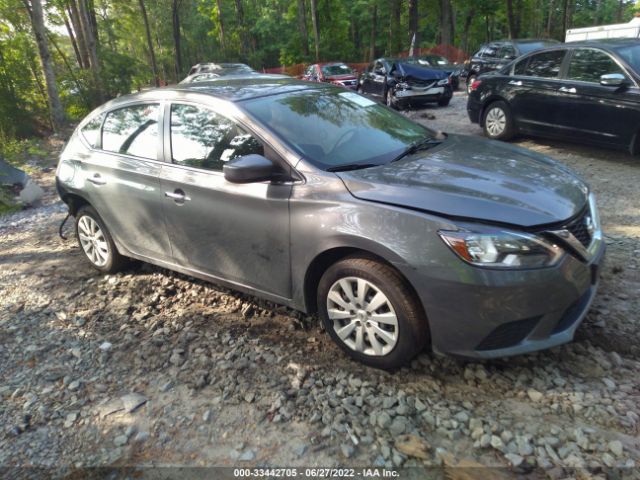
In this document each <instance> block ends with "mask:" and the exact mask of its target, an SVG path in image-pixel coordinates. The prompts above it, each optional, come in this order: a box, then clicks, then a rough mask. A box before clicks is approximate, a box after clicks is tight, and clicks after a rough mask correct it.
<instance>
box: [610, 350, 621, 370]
mask: <svg viewBox="0 0 640 480" xmlns="http://www.w3.org/2000/svg"><path fill="white" fill-rule="evenodd" d="M609 357H610V358H611V362H612V363H613V364H614V365H615V366H616V367H621V366H622V363H623V361H622V357H620V355H619V354H618V353H617V352H609Z"/></svg>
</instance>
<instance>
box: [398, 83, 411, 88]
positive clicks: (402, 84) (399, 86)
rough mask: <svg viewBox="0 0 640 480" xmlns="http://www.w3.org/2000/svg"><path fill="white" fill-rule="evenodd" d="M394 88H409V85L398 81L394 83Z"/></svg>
mask: <svg viewBox="0 0 640 480" xmlns="http://www.w3.org/2000/svg"><path fill="white" fill-rule="evenodd" d="M396 88H399V89H400V90H411V85H409V84H408V83H407V82H398V83H396Z"/></svg>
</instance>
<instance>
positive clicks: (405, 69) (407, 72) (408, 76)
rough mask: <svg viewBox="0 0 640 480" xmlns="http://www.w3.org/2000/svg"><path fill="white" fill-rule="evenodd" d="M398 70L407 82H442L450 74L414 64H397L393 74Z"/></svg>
mask: <svg viewBox="0 0 640 480" xmlns="http://www.w3.org/2000/svg"><path fill="white" fill-rule="evenodd" d="M394 70H396V71H397V72H398V73H399V74H400V75H401V76H402V77H403V78H404V79H405V80H442V79H444V78H447V76H448V74H447V73H445V72H443V71H442V70H436V69H433V68H430V67H422V66H420V65H415V64H413V63H402V62H396V63H395V64H394V66H393V68H392V69H391V72H393V71H394Z"/></svg>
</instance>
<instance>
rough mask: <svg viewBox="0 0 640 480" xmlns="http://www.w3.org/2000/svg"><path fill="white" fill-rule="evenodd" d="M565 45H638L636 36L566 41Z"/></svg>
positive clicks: (639, 41) (603, 46)
mask: <svg viewBox="0 0 640 480" xmlns="http://www.w3.org/2000/svg"><path fill="white" fill-rule="evenodd" d="M565 45H566V46H567V47H600V48H617V47H632V46H634V45H640V39H638V38H603V39H599V40H583V41H580V42H568V43H566V44H565Z"/></svg>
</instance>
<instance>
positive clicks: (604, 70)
mask: <svg viewBox="0 0 640 480" xmlns="http://www.w3.org/2000/svg"><path fill="white" fill-rule="evenodd" d="M610 73H619V74H621V75H624V76H625V77H626V75H625V74H624V72H623V71H622V69H621V68H620V66H619V65H618V64H617V63H616V62H615V60H614V59H613V58H611V56H610V55H609V54H607V53H605V52H603V51H601V50H594V49H592V48H584V49H579V50H576V51H575V52H573V55H572V56H571V61H570V62H569V73H568V74H567V78H568V79H569V80H579V81H581V82H593V83H600V77H601V76H602V75H607V74H610Z"/></svg>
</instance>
